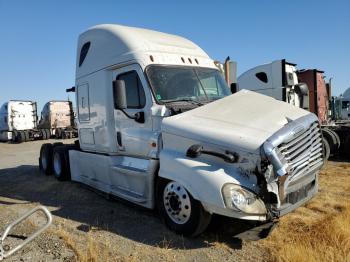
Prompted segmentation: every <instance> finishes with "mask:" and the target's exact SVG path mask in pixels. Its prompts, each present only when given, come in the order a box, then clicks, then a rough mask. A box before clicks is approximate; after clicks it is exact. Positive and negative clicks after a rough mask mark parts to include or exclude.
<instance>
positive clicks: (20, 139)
mask: <svg viewBox="0 0 350 262" xmlns="http://www.w3.org/2000/svg"><path fill="white" fill-rule="evenodd" d="M24 141H25V136H24V132H23V131H18V132H17V142H18V143H22V142H24Z"/></svg>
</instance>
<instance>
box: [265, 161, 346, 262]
mask: <svg viewBox="0 0 350 262" xmlns="http://www.w3.org/2000/svg"><path fill="white" fill-rule="evenodd" d="M319 184H320V192H319V193H318V195H317V197H316V198H315V199H313V200H312V201H311V202H310V203H309V204H307V205H306V206H305V207H301V208H299V209H297V210H296V211H295V212H293V213H292V214H290V215H287V216H285V217H283V218H281V221H280V222H281V223H280V225H279V227H278V229H276V230H275V231H274V232H273V234H272V235H271V236H270V237H269V238H267V239H266V240H264V241H263V242H262V245H263V246H264V247H265V248H267V249H268V251H269V254H270V259H269V260H272V261H298V262H299V261H308V262H309V261H310V262H312V261H315V262H316V261H350V164H339V163H335V162H329V163H328V166H327V167H326V168H325V169H324V170H323V171H322V173H321V175H320V180H319Z"/></svg>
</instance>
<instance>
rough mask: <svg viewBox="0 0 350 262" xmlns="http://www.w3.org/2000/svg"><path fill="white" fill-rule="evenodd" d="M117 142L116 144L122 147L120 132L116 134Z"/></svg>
mask: <svg viewBox="0 0 350 262" xmlns="http://www.w3.org/2000/svg"><path fill="white" fill-rule="evenodd" d="M117 142H118V146H120V147H122V146H123V144H122V133H121V132H120V131H118V132H117Z"/></svg>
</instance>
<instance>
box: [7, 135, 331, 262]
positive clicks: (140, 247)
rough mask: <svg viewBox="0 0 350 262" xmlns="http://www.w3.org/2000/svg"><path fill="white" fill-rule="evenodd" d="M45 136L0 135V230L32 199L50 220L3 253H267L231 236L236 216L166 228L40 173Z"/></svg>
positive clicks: (214, 256)
mask: <svg viewBox="0 0 350 262" xmlns="http://www.w3.org/2000/svg"><path fill="white" fill-rule="evenodd" d="M50 142H54V141H50ZM65 142H66V143H69V142H72V141H69V140H68V141H65ZM42 143H44V142H42V141H35V142H28V143H22V144H7V143H0V234H1V233H2V232H3V229H4V228H5V226H6V225H7V224H8V223H9V222H11V221H13V220H14V219H15V218H17V217H18V216H20V215H21V214H23V213H24V212H26V211H27V210H30V209H31V208H33V207H35V206H38V205H44V206H46V207H47V208H48V209H49V210H50V211H51V212H52V214H53V224H52V225H51V226H50V228H49V229H48V230H47V231H46V232H45V233H44V234H42V235H41V236H40V237H38V238H36V239H35V240H34V241H33V242H32V243H31V244H29V245H28V246H26V247H25V248H24V249H22V250H21V251H19V252H17V253H16V254H15V255H13V256H11V257H10V258H9V259H7V260H8V261H164V260H166V261H175V260H176V261H218V260H219V261H269V260H271V257H270V256H269V253H268V250H267V248H266V247H265V246H264V245H263V244H261V241H255V242H254V241H244V240H243V241H241V240H239V239H237V238H234V237H233V236H234V235H235V234H237V233H240V231H242V228H244V226H245V225H239V226H237V224H235V222H236V221H223V218H220V217H216V218H214V219H213V221H212V223H211V225H210V227H209V229H208V230H207V231H206V232H205V233H204V234H203V235H202V236H201V237H199V238H195V239H193V238H192V239H191V238H184V237H181V236H178V235H176V234H173V233H172V232H170V231H169V230H167V228H166V227H165V226H164V225H163V224H162V223H161V221H160V220H159V218H158V216H157V214H156V213H155V212H154V211H149V210H146V209H143V208H139V207H136V206H133V205H131V204H128V203H125V202H123V201H120V200H116V199H113V200H110V199H106V198H105V197H104V196H103V195H101V194H98V193H97V192H93V191H91V189H89V188H87V187H85V186H84V185H81V184H78V183H74V182H58V181H57V180H56V179H55V178H54V177H53V176H45V175H43V174H42V173H40V171H39V169H38V155H39V150H40V146H41V144H42ZM330 163H331V162H330ZM42 220H43V219H42V218H41V217H40V216H34V217H32V218H31V219H30V220H29V221H28V222H26V223H24V224H21V225H20V226H19V227H17V228H16V230H15V231H14V232H13V233H12V234H11V235H10V237H9V239H8V240H6V241H8V242H7V244H9V245H10V246H13V245H14V244H15V243H18V242H19V241H21V240H23V239H24V238H25V237H26V236H28V235H29V234H30V232H32V230H33V229H34V228H35V227H37V226H38V224H39V223H40V221H42ZM276 230H279V229H278V228H277V229H276ZM263 241H264V240H263Z"/></svg>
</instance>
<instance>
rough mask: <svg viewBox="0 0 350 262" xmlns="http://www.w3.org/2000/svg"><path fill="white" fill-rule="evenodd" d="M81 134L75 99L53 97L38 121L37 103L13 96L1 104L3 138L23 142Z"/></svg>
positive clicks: (1, 136)
mask: <svg viewBox="0 0 350 262" xmlns="http://www.w3.org/2000/svg"><path fill="white" fill-rule="evenodd" d="M77 136H78V132H77V129H76V126H75V120H74V113H73V108H72V102H70V101H50V102H48V103H46V104H45V106H44V108H43V110H42V112H41V119H40V121H39V122H38V116H37V103H36V102H33V101H22V100H10V101H9V102H6V103H4V104H3V105H2V106H1V108H0V141H12V142H15V143H22V142H27V141H32V140H41V139H43V140H46V139H50V138H52V137H54V138H74V137H77Z"/></svg>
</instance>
